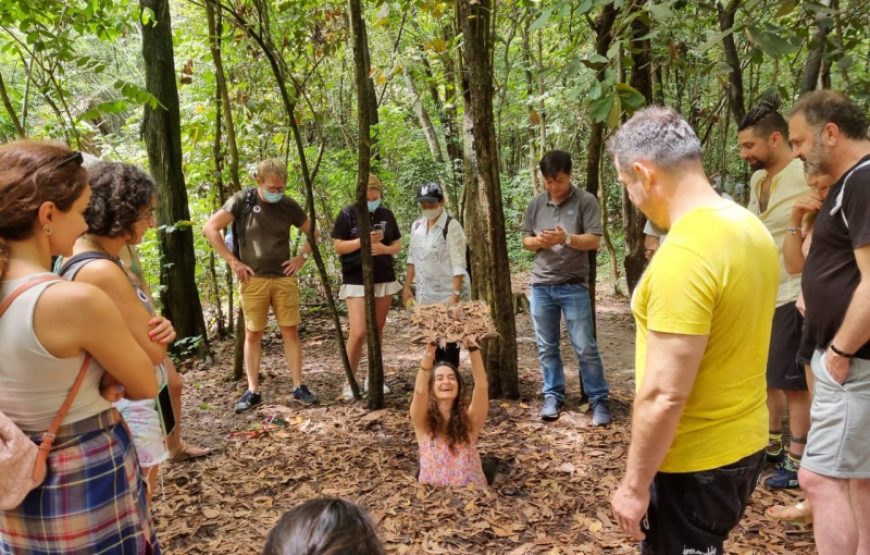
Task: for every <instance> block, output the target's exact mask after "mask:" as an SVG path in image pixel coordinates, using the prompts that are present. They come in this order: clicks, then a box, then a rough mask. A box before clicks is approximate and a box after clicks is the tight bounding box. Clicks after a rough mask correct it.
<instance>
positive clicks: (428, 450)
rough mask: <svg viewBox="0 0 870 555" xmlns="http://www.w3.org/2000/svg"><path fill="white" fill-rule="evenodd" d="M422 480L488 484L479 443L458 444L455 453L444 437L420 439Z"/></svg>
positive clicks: (447, 483) (439, 484)
mask: <svg viewBox="0 0 870 555" xmlns="http://www.w3.org/2000/svg"><path fill="white" fill-rule="evenodd" d="M419 481H420V483H421V484H431V485H433V486H468V485H472V484H474V485H476V486H486V477H485V476H484V475H483V467H482V466H481V464H480V455H479V454H478V453H477V444H475V443H464V444H459V445H454V452H452V453H451V452H450V448H449V447H448V445H447V438H445V437H443V436H440V435H439V436H437V437H435V438H427V439H426V440H425V441H422V442H420V478H419Z"/></svg>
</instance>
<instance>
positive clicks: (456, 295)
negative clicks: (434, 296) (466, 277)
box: [453, 289, 462, 297]
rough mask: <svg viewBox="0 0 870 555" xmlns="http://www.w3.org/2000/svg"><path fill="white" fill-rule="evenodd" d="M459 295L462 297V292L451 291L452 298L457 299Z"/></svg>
mask: <svg viewBox="0 0 870 555" xmlns="http://www.w3.org/2000/svg"><path fill="white" fill-rule="evenodd" d="M460 295H462V291H457V290H455V289H454V290H453V296H455V297H458V296H460Z"/></svg>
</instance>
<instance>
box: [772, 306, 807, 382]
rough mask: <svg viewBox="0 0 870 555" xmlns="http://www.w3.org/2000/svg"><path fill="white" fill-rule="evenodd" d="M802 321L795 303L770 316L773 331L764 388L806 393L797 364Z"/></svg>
mask: <svg viewBox="0 0 870 555" xmlns="http://www.w3.org/2000/svg"><path fill="white" fill-rule="evenodd" d="M803 324H804V319H803V316H801V313H800V312H798V310H797V308H796V307H795V303H793V302H792V303H786V304H784V305H782V306H781V307H779V308H777V309H776V312H774V313H773V330H772V332H771V334H770V350H769V351H768V354H767V387H768V388H769V389H788V390H790V391H806V390H807V377H806V375H805V374H804V368H803V366H802V365H800V364H798V362H797V356H798V351H799V350H800V345H801V335H802V333H801V332H802V330H803Z"/></svg>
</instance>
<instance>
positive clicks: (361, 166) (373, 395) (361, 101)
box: [350, 0, 384, 410]
mask: <svg viewBox="0 0 870 555" xmlns="http://www.w3.org/2000/svg"><path fill="white" fill-rule="evenodd" d="M350 26H351V31H352V34H353V59H354V69H355V71H354V74H355V76H356V93H357V118H358V119H357V121H358V128H359V140H358V141H357V143H358V144H359V149H358V150H357V155H358V157H359V158H358V161H357V178H356V195H357V200H356V213H357V218H356V221H357V227H358V228H359V236H360V239H361V241H360V249H361V250H362V266H363V286H364V287H365V295H366V297H365V306H366V345H367V347H368V355H369V356H368V359H369V393H368V408H369V409H371V410H375V409H382V408H384V387H383V385H384V364H383V360H382V358H381V340H380V337H378V333H377V329H378V326H377V318H376V317H375V276H374V259H373V258H372V241H371V235H370V233H371V221H370V218H369V211H368V207H367V206H366V200H367V198H366V192H367V190H368V178H369V164H370V157H371V136H370V127H371V111H370V110H369V109H368V108H369V107H371V105H372V98H371V94H372V93H373V89H372V87H370V82H371V79H370V78H369V73H370V72H369V67H370V66H369V54H368V50H369V47H368V41H367V40H366V32H365V23H364V22H363V18H362V8H361V7H360V0H350ZM354 396H355V397H356V396H357V394H356V393H355V394H354Z"/></svg>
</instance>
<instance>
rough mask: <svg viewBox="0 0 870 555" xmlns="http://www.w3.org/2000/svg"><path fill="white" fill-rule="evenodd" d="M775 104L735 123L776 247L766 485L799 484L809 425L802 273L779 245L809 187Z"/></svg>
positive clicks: (755, 205)
mask: <svg viewBox="0 0 870 555" xmlns="http://www.w3.org/2000/svg"><path fill="white" fill-rule="evenodd" d="M778 108H779V98H777V97H775V96H774V97H769V98H766V99H765V100H762V101H761V102H760V103H759V104H758V106H756V107H754V108H753V109H752V110H750V111H749V112H747V114H746V117H744V118H743V121H741V122H740V127H739V131H738V132H737V142H738V143H739V145H740V157H741V158H743V159H744V160H745V161H746V162H747V163H748V164H749V166H750V167H751V168H752V169H753V170H756V171H755V173H753V174H752V179H751V180H750V181H749V205H748V206H747V208H748V209H749V211H750V212H752V213H753V214H755V215H756V216H758V218H759V219H760V220H761V223H763V224H764V227H766V228H767V230H768V231H769V232H770V234H771V235H772V236H773V241H774V243H776V245H777V248H778V250H779V260H780V270H779V276H780V277H779V290H778V292H777V296H776V311H775V312H774V314H773V331H772V332H771V339H770V349H769V351H768V356H767V409H768V411H769V412H770V416H769V417H768V426H769V428H768V429H769V430H770V435H769V437H768V445H767V459H768V460H769V461H771V462H776V463H779V465H778V466H777V468H776V472H775V473H774V474H773V475H772V476H770V477H769V478H768V479H767V480H765V482H764V483H765V484H766V485H767V486H768V487H770V488H775V489H782V488H796V487H798V478H797V473H798V468H800V460H801V457H802V456H803V454H804V445H806V443H807V433H808V432H809V429H810V392H809V389H808V388H807V379H806V374H805V373H804V369H803V364H802V363H799V362H798V351H799V350H800V344H801V333H802V331H803V317H801V315H800V312H798V310H797V307H796V306H795V304H796V301H797V298H798V295H799V294H800V289H801V275H800V274H799V273H798V274H794V275H792V274H789V273H788V271H787V270H786V269H785V263H784V261H783V258H782V244H783V243H784V242H785V237H786V234H787V233H793V234H797V233H799V231H800V230H799V229H797V228H793V227H792V228H789V220H790V218H791V212H792V208H794V205H795V202H797V199H798V198H799V197H801V196H803V195H807V194H809V193H811V192H812V190H811V189H810V188H809V186H808V185H807V179H806V175H805V173H804V164H803V162H802V161H801V160H798V159H796V158H794V157H792V155H791V148H790V147H789V144H788V124H787V123H786V121H785V118H784V117H782V114H780V113H779V112H778ZM807 362H808V361H807ZM785 401H787V402H788V427H789V431H790V432H791V433H790V436H791V440H790V442H789V446H788V454H786V453H785V449H783V442H782V413H783V409H785V408H786V407H785Z"/></svg>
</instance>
